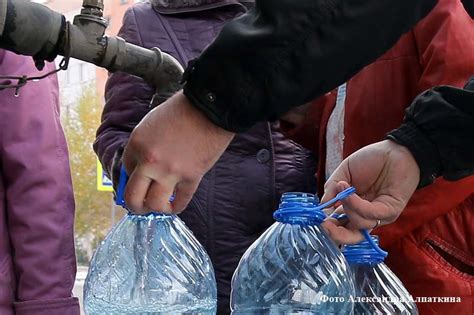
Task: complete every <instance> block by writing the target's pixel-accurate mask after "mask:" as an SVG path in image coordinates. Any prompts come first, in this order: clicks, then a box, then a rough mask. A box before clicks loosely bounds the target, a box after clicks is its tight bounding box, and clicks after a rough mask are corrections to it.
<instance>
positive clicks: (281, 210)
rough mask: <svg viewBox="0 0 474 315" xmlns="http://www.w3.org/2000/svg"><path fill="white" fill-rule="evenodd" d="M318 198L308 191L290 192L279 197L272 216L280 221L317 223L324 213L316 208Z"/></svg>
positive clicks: (322, 218) (301, 223)
mask: <svg viewBox="0 0 474 315" xmlns="http://www.w3.org/2000/svg"><path fill="white" fill-rule="evenodd" d="M318 202H319V199H318V198H317V197H316V196H315V195H314V194H310V193H300V192H290V193H284V194H283V195H282V197H281V201H280V205H279V207H278V210H277V211H275V212H274V213H273V218H274V219H275V220H277V221H278V222H281V223H287V224H297V225H305V226H306V225H319V224H320V223H321V222H323V221H324V219H325V218H326V215H325V214H324V212H322V211H321V210H318V209H317V206H318Z"/></svg>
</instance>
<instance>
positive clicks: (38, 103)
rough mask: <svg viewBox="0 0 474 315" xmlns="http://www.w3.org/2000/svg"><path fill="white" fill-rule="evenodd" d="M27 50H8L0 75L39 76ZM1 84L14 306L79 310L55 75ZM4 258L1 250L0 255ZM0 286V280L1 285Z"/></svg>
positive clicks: (0, 149)
mask: <svg viewBox="0 0 474 315" xmlns="http://www.w3.org/2000/svg"><path fill="white" fill-rule="evenodd" d="M53 68H54V65H52V64H47V66H46V68H45V70H44V71H42V72H38V71H37V70H36V68H35V66H34V63H33V60H32V59H31V58H27V57H23V56H18V55H15V54H14V53H10V52H7V53H5V55H4V59H3V61H2V65H1V67H0V70H1V71H0V74H1V75H25V74H26V75H28V76H38V75H43V74H45V73H47V72H48V71H51V70H53ZM14 93H15V91H14V90H12V89H6V90H3V91H0V117H2V119H1V122H0V125H1V128H2V131H1V133H0V172H1V176H0V177H2V181H3V187H5V188H4V189H5V191H4V192H1V191H0V193H4V194H5V203H4V204H3V205H1V206H0V211H3V207H5V209H6V217H7V226H8V234H9V236H10V242H11V247H12V252H13V255H12V258H13V259H12V260H13V268H14V278H15V279H16V288H17V289H16V291H15V296H16V301H15V303H14V307H15V314H21V315H30V314H31V315H33V314H34V315H45V314H49V315H79V302H78V300H77V298H73V297H72V288H73V285H74V279H75V275H76V259H75V253H74V234H73V225H74V196H73V191H72V182H71V175H70V170H69V160H68V150H67V145H66V140H65V137H64V134H63V131H62V128H61V125H60V120H59V100H58V98H59V96H58V82H57V78H56V76H55V75H52V76H49V77H47V78H45V79H43V80H40V81H38V82H29V83H28V84H27V85H26V86H25V87H23V88H22V89H21V90H20V92H19V96H18V97H15V96H14ZM2 258H3V257H2ZM0 290H1V288H0Z"/></svg>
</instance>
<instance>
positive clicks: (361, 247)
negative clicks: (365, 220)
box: [342, 230, 388, 265]
mask: <svg viewBox="0 0 474 315" xmlns="http://www.w3.org/2000/svg"><path fill="white" fill-rule="evenodd" d="M361 232H362V233H363V234H364V236H365V238H366V239H365V240H364V241H362V242H360V243H357V244H353V245H344V247H343V249H342V254H343V255H344V257H345V258H346V260H347V262H348V263H349V264H359V265H374V264H378V263H381V262H383V261H384V260H385V257H387V255H388V253H387V252H386V251H384V250H382V249H381V248H380V247H379V238H378V236H376V235H370V234H369V233H368V232H367V230H361Z"/></svg>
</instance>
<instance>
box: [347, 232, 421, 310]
mask: <svg viewBox="0 0 474 315" xmlns="http://www.w3.org/2000/svg"><path fill="white" fill-rule="evenodd" d="M366 238H367V236H366ZM343 254H344V256H345V257H346V259H347V261H348V263H349V265H350V268H351V271H352V273H353V276H354V282H355V286H356V298H355V299H354V301H355V304H354V314H401V315H405V314H418V309H417V307H416V304H415V302H414V301H413V298H412V297H411V295H410V294H409V293H408V291H407V290H406V289H405V287H404V286H403V284H402V282H401V281H400V279H398V278H397V276H395V274H394V273H393V272H392V271H391V270H390V269H389V268H388V267H387V266H386V265H385V264H384V263H383V261H384V259H385V257H386V252H384V251H381V250H380V248H379V247H378V237H377V236H374V235H371V236H370V238H368V239H366V240H365V241H362V242H360V243H358V244H356V245H346V246H344V248H343Z"/></svg>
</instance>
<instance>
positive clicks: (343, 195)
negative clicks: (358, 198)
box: [316, 186, 356, 210]
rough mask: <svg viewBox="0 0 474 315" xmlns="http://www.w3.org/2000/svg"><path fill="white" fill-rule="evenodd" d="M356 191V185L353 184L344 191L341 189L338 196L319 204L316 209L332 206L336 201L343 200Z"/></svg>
mask: <svg viewBox="0 0 474 315" xmlns="http://www.w3.org/2000/svg"><path fill="white" fill-rule="evenodd" d="M355 192H356V189H355V187H352V186H351V187H349V188H346V189H344V190H343V191H341V192H340V193H338V194H337V195H336V197H334V198H332V199H331V200H328V201H326V202H325V203H322V204H319V205H318V207H317V208H316V209H317V210H323V209H326V208H327V207H329V206H332V205H333V204H335V203H336V202H338V201H341V200H342V199H345V198H347V197H349V196H350V195H352V194H353V193H355Z"/></svg>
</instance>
